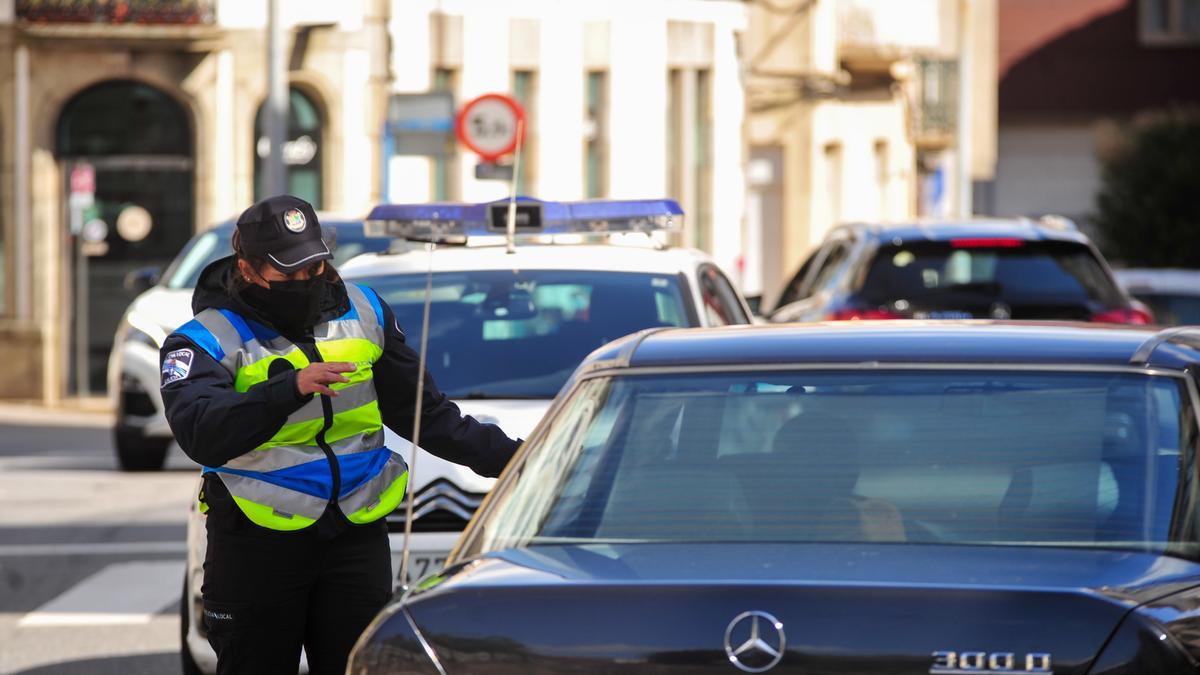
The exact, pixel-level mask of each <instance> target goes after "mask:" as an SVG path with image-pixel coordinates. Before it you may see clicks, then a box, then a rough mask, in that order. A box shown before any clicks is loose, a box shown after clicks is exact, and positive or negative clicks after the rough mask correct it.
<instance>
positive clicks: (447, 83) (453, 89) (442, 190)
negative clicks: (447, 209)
mask: <svg viewBox="0 0 1200 675" xmlns="http://www.w3.org/2000/svg"><path fill="white" fill-rule="evenodd" d="M433 90H434V91H448V92H450V93H451V94H453V95H455V97H456V98H457V95H458V73H457V72H455V71H454V70H453V69H451V68H435V69H434V71H433ZM458 153H459V147H458V143H453V144H450V147H447V148H446V150H445V152H444V153H443V154H441V155H438V156H437V157H434V158H433V162H431V163H430V165H431V166H430V171H431V173H432V175H431V176H430V182H431V183H432V184H433V191H432V194H433V199H434V201H439V202H445V201H453V200H455V199H457V198H458V181H457V180H455V178H456V177H457V176H458V161H459V160H458Z"/></svg>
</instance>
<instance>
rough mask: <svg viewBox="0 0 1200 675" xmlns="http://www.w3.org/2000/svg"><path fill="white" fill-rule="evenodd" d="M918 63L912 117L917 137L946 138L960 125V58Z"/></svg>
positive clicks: (925, 139)
mask: <svg viewBox="0 0 1200 675" xmlns="http://www.w3.org/2000/svg"><path fill="white" fill-rule="evenodd" d="M916 65H917V78H918V79H917V84H918V86H917V92H916V93H917V101H916V106H915V107H914V110H913V112H914V120H913V121H914V122H915V127H916V129H915V131H916V132H917V136H918V139H920V140H924V141H936V140H938V139H947V138H949V137H950V136H951V135H952V134H954V131H955V129H956V128H957V125H958V62H957V61H950V60H931V59H920V60H918V61H917V64H916Z"/></svg>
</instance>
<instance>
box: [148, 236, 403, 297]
mask: <svg viewBox="0 0 1200 675" xmlns="http://www.w3.org/2000/svg"><path fill="white" fill-rule="evenodd" d="M321 227H322V228H323V229H324V230H329V229H331V228H332V229H333V230H334V231H336V236H335V237H334V242H333V246H332V248H333V264H334V266H337V265H341V264H342V263H344V262H346V261H347V260H349V259H351V258H353V257H354V256H356V255H358V254H360V253H370V252H373V251H384V250H387V247H388V245H389V244H390V242H391V240H390V239H389V238H387V237H366V236H363V230H362V225H361V224H360V223H354V222H348V223H342V222H329V223H322V225H321ZM232 236H233V228H232V227H220V228H216V229H212V230H209V231H207V232H203V233H201V234H199V235H196V236H195V237H193V238H192V240H191V241H189V242H188V243H187V245H186V246H184V247H183V250H182V251H180V252H179V255H178V256H176V257H175V260H174V261H173V262H172V263H171V266H170V267H168V268H167V271H166V273H165V274H164V275H163V285H165V286H166V287H167V288H170V289H174V290H179V289H187V288H195V287H196V282H197V281H199V279H200V273H201V272H203V271H204V268H205V267H208V266H209V264H210V263H213V262H215V261H217V260H219V259H221V258H224V257H225V256H227V255H231V254H232V253H233V250H232V249H231V248H230V244H229V238H230V237H232ZM326 239H329V235H328V233H326Z"/></svg>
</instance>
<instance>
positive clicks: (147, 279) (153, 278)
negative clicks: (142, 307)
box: [124, 267, 162, 294]
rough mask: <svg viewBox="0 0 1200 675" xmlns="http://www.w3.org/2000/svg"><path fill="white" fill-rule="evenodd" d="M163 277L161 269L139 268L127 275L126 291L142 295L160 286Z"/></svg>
mask: <svg viewBox="0 0 1200 675" xmlns="http://www.w3.org/2000/svg"><path fill="white" fill-rule="evenodd" d="M161 275H162V269H161V268H159V267H139V268H138V269H136V270H132V271H131V272H129V273H128V274H126V275H125V283H124V285H125V290H127V291H129V292H131V293H136V294H141V293H142V292H144V291H147V290H149V289H151V288H153V287H154V286H156V285H158V282H159V281H160V276H161Z"/></svg>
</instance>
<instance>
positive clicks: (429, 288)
mask: <svg viewBox="0 0 1200 675" xmlns="http://www.w3.org/2000/svg"><path fill="white" fill-rule="evenodd" d="M436 248H437V244H435V243H430V244H429V270H428V271H427V272H426V274H425V313H424V314H423V315H422V316H421V351H420V355H419V356H418V357H417V402H416V404H415V410H414V411H413V432H412V457H411V459H410V460H409V463H408V483H407V484H406V485H405V486H404V490H405V492H407V493H408V497H407V499H406V500H405V504H404V545H403V548H401V552H400V585H401V587H402V588H404V589H406V590H407V589H408V556H409V541H410V540H411V539H412V525H413V507H414V502H416V497H417V494H416V492H415V491H414V489H413V488H414V486H415V485H416V475H417V454H418V453H420V451H421V448H420V443H419V442H420V440H421V415H422V414H423V413H424V411H425V405H424V404H425V401H424V399H425V363H426V356H427V355H428V350H429V312H430V310H431V309H432V307H433V304H432V303H433V252H434V250H435V249H436Z"/></svg>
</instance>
